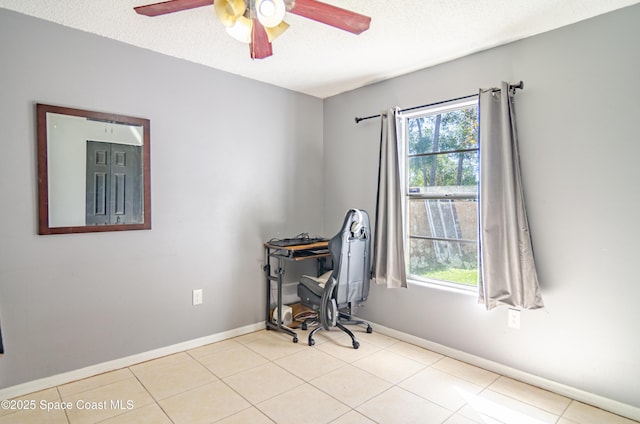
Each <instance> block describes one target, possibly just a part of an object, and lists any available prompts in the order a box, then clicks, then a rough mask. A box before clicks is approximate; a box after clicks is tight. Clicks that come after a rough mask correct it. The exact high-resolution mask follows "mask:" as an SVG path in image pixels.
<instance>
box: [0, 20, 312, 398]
mask: <svg viewBox="0 0 640 424" xmlns="http://www.w3.org/2000/svg"><path fill="white" fill-rule="evenodd" d="M0 58H1V61H2V65H1V66H0V147H1V152H0V199H2V200H1V202H2V203H1V205H2V207H0V324H1V325H2V336H3V339H4V346H5V355H4V356H2V357H0V388H3V387H8V386H13V385H16V384H19V383H23V382H27V381H31V380H34V379H38V378H42V377H46V376H51V375H54V374H58V373H62V372H66V371H70V370H75V369H78V368H82V367H85V366H89V365H92V364H96V363H100V362H104V361H108V360H112V359H117V358H122V357H125V356H128V355H132V354H136V353H140V352H145V351H148V350H152V349H156V348H160V347H165V346H169V345H172V344H175V343H179V342H182V341H187V340H192V339H195V338H198V337H203V336H208V335H211V334H216V333H219V332H222V331H226V330H230V329H235V328H238V327H241V326H244V325H248V324H253V323H256V322H259V321H261V320H262V319H263V314H264V312H263V296H265V285H264V282H263V279H262V272H261V266H262V261H263V252H262V248H261V246H262V242H263V241H264V240H266V239H268V238H271V237H273V236H275V235H277V234H280V235H285V234H286V235H291V234H297V233H299V232H302V231H309V232H311V233H320V232H321V231H320V230H321V228H320V223H321V220H322V217H321V211H322V199H321V196H320V195H319V193H321V190H322V187H321V186H322V161H321V160H318V161H315V160H309V159H308V158H310V157H313V158H321V157H322V108H323V105H322V101H321V100H320V99H317V98H313V97H310V96H306V95H301V94H298V93H294V92H291V91H287V90H283V89H281V88H277V87H274V86H270V85H266V84H263V83H258V82H255V81H251V80H247V79H244V78H241V77H237V76H233V75H230V74H227V73H223V72H218V71H215V70H212V69H209V68H206V67H203V66H199V65H195V64H193V63H189V62H186V61H183V60H178V59H173V58H170V57H167V56H163V55H160V54H156V53H153V52H150V51H147V50H143V49H140V48H135V47H132V46H128V45H125V44H122V43H119V42H116V41H113V40H109V39H105V38H101V37H98V36H94V35H91V34H88V33H84V32H81V31H76V30H72V29H68V28H65V27H62V26H60V25H55V24H52V23H48V22H44V21H41V20H37V19H34V18H30V17H26V16H24V15H20V14H16V13H13V12H9V11H7V10H4V9H0ZM36 102H40V103H49V104H54V105H61V106H71V107H77V108H82V109H90V110H97V111H102V112H112V113H119V114H123V115H131V116H139V117H144V118H148V119H150V120H151V186H152V190H151V191H152V193H151V199H152V200H151V201H152V213H153V220H152V223H153V229H152V230H151V231H130V232H116V233H103V234H81V235H57V236H38V235H37V210H38V209H37V189H36V188H37V174H36V150H35V145H36V139H35V103H36ZM194 288H202V289H204V304H203V305H202V306H197V307H194V306H191V291H192V289H194Z"/></svg>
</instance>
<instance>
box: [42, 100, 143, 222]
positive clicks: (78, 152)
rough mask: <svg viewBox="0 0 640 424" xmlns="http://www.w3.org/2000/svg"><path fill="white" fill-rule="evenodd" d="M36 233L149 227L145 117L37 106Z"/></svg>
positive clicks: (43, 105)
mask: <svg viewBox="0 0 640 424" xmlns="http://www.w3.org/2000/svg"><path fill="white" fill-rule="evenodd" d="M36 115H37V125H38V128H37V133H38V208H39V234H67V233H87V232H102V231H123V230H148V229H151V190H150V187H151V184H150V173H149V164H150V154H149V153H150V147H149V140H150V136H149V131H150V123H149V120H148V119H143V118H133V117H130V116H122V115H115V114H110V113H102V112H92V111H87V110H81V109H72V108H67V107H60V106H51V105H45V104H37V105H36Z"/></svg>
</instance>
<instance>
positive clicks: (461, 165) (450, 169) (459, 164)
mask: <svg viewBox="0 0 640 424" xmlns="http://www.w3.org/2000/svg"><path fill="white" fill-rule="evenodd" d="M408 182H409V193H430V194H437V193H440V194H442V195H443V196H444V195H445V194H465V193H466V194H468V193H477V192H478V152H477V151H475V152H464V153H450V154H440V155H434V156H418V157H411V158H409V180H408Z"/></svg>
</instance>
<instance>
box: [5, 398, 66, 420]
mask: <svg viewBox="0 0 640 424" xmlns="http://www.w3.org/2000/svg"><path fill="white" fill-rule="evenodd" d="M68 423H69V421H67V415H66V414H65V412H64V411H62V410H52V411H47V409H46V408H40V404H39V402H38V403H37V406H36V408H35V409H30V410H19V411H15V410H14V411H12V412H11V413H9V414H6V415H2V416H0V424H68Z"/></svg>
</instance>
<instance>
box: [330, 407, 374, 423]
mask: <svg viewBox="0 0 640 424" xmlns="http://www.w3.org/2000/svg"><path fill="white" fill-rule="evenodd" d="M331 424H375V421H371V420H370V419H369V418H367V417H365V416H364V415H362V414H361V413H359V412H357V411H354V410H353V409H352V410H351V411H349V412H347V413H346V414H344V415H343V416H341V417H339V418H337V419H335V420H333V421H331Z"/></svg>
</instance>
